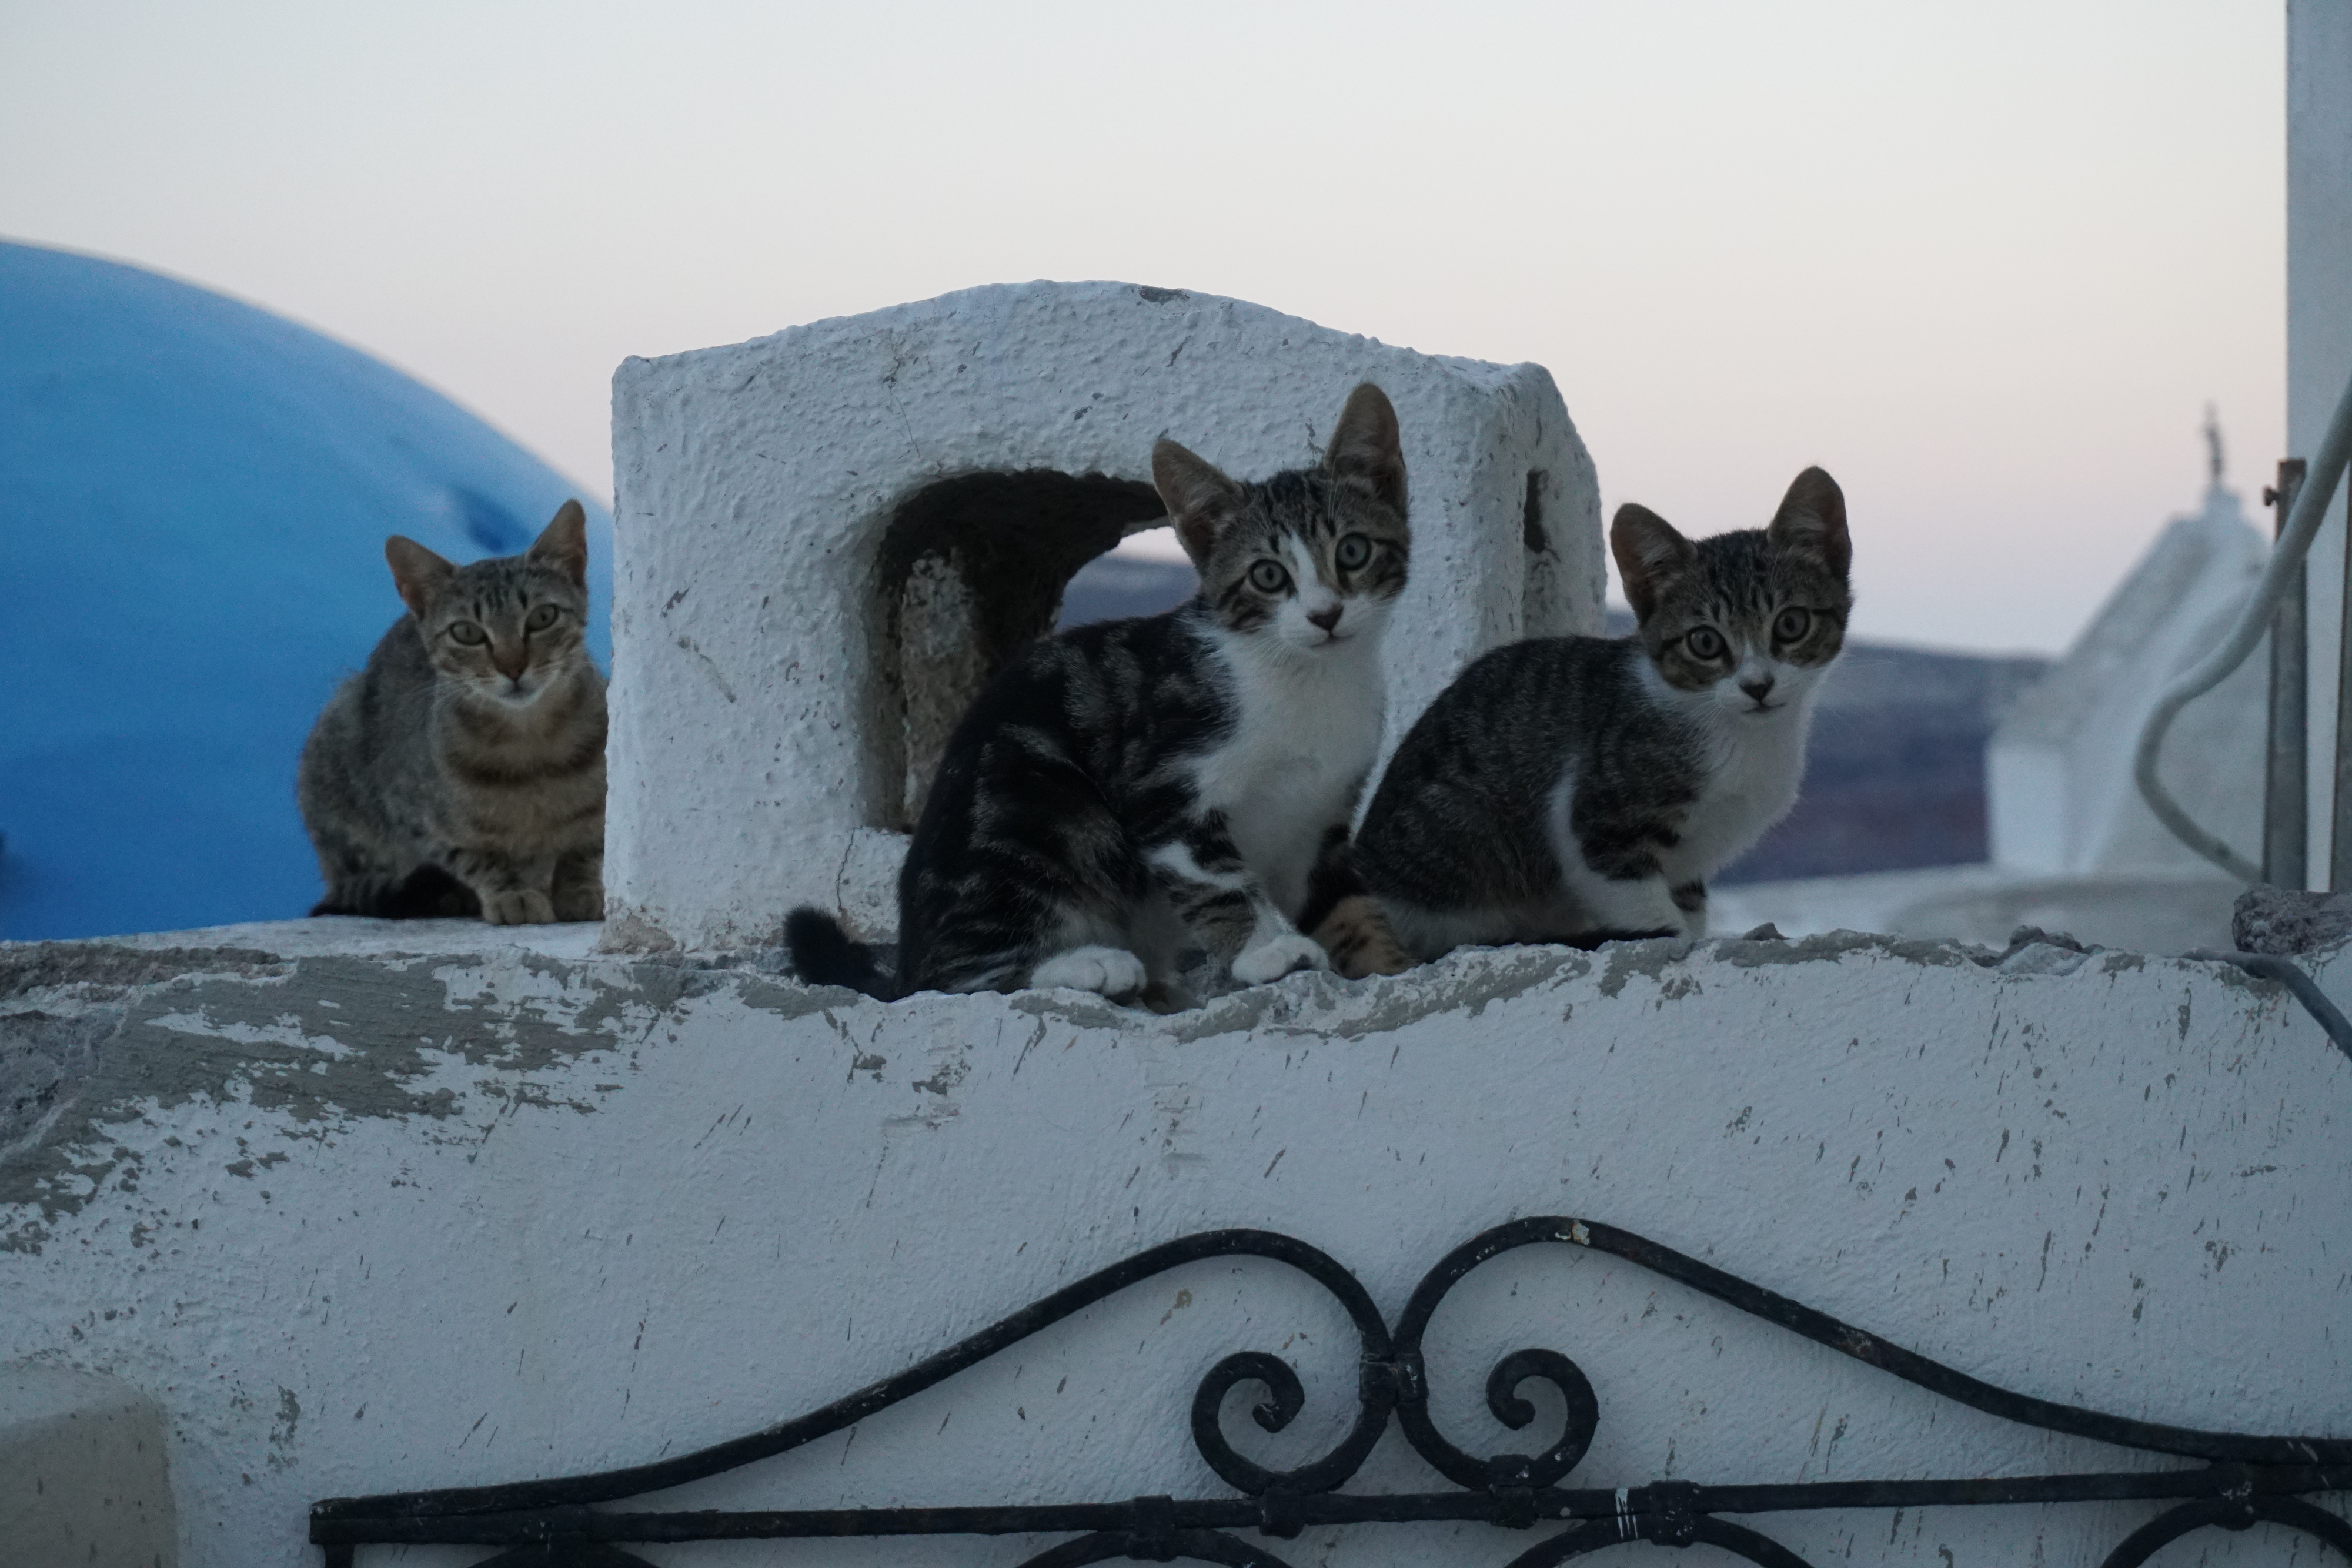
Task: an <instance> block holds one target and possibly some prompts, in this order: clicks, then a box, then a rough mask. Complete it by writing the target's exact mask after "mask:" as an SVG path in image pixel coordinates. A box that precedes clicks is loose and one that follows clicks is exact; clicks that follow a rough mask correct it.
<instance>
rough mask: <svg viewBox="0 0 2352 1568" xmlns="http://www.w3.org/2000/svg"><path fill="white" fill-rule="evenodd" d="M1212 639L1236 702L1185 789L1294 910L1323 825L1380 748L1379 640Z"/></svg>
mask: <svg viewBox="0 0 2352 1568" xmlns="http://www.w3.org/2000/svg"><path fill="white" fill-rule="evenodd" d="M1213 645H1214V647H1215V649H1216V652H1217V653H1218V654H1219V655H1221V656H1222V658H1223V662H1224V664H1225V666H1226V668H1227V670H1228V671H1230V672H1231V676H1232V680H1233V691H1234V698H1235V702H1236V706H1237V707H1238V710H1239V711H1238V713H1237V714H1236V716H1235V723H1234V730H1233V733H1232V735H1231V737H1229V738H1228V739H1227V740H1226V741H1225V743H1224V744H1223V746H1221V747H1218V748H1217V749H1215V750H1214V751H1211V752H1208V753H1206V754H1204V755H1203V756H1202V757H1201V758H1198V759H1197V760H1196V761H1195V762H1194V764H1193V788H1194V789H1195V790H1196V791H1197V793H1198V795H1199V798H1200V800H1201V803H1202V806H1203V807H1205V808H1208V809H1211V810H1220V811H1223V813H1224V814H1225V821H1226V822H1227V824H1228V826H1229V827H1230V829H1231V831H1232V832H1233V836H1234V847H1235V848H1237V849H1239V850H1240V851H1241V852H1242V858H1243V859H1244V861H1245V862H1248V864H1249V868H1250V871H1251V873H1252V874H1254V875H1255V877H1256V878H1257V880H1258V883H1259V885H1261V886H1262V887H1264V888H1265V892H1266V894H1267V896H1268V897H1270V898H1271V899H1273V901H1274V902H1275V904H1276V905H1277V906H1279V907H1280V908H1281V909H1282V910H1283V912H1284V913H1285V914H1286V915H1296V914H1297V912H1298V908H1299V905H1300V904H1302V903H1303V902H1304V901H1305V899H1306V896H1307V873H1308V872H1309V871H1311V870H1312V869H1313V867H1314V863H1315V853H1316V850H1317V849H1318V846H1319V845H1320V843H1321V841H1322V838H1323V833H1324V831H1325V830H1326V829H1328V827H1330V826H1331V825H1332V824H1333V823H1335V822H1341V821H1346V820H1347V817H1348V813H1349V810H1350V809H1351V808H1352V807H1353V806H1354V804H1355V797H1356V791H1357V789H1358V788H1359V787H1360V785H1361V783H1362V781H1363V778H1364V775H1365V773H1366V772H1367V771H1369V770H1370V768H1371V765H1372V758H1374V757H1375V756H1376V755H1377V754H1378V753H1379V750H1380V744H1381V712H1382V706H1383V686H1382V684H1381V664H1380V653H1379V648H1378V646H1377V639H1376V638H1373V637H1371V636H1361V637H1354V638H1350V639H1349V640H1348V641H1347V642H1345V643H1339V644H1336V645H1334V646H1330V647H1326V648H1320V649H1315V650H1311V651H1309V650H1300V649H1297V648H1290V647H1286V646H1284V645H1281V644H1277V643H1273V642H1272V640H1271V639H1268V638H1263V637H1241V636H1234V635H1230V634H1226V633H1217V634H1215V637H1214V644H1213Z"/></svg>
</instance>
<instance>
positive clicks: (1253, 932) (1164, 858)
mask: <svg viewBox="0 0 2352 1568" xmlns="http://www.w3.org/2000/svg"><path fill="white" fill-rule="evenodd" d="M1144 859H1145V860H1146V861H1147V862H1150V866H1151V871H1152V874H1153V875H1154V876H1155V877H1157V878H1158V879H1159V882H1160V886H1161V887H1162V888H1163V889H1165V890H1166V892H1167V894H1168V900H1169V902H1170V903H1171V904H1174V905H1175V908H1176V913H1177V915H1179V916H1180V917H1181V919H1182V920H1183V922H1184V924H1185V925H1187V926H1188V927H1190V928H1191V930H1192V934H1193V935H1194V936H1198V937H1199V938H1200V939H1201V945H1202V946H1204V947H1206V948H1208V950H1209V951H1210V952H1211V953H1213V954H1214V955H1215V956H1218V957H1220V958H1223V959H1224V960H1226V961H1227V964H1228V966H1229V967H1231V968H1232V970H1233V976H1234V979H1236V980H1239V981H1240V982H1242V984H1244V985H1245V986H1256V985H1263V984H1265V982H1266V981H1268V980H1276V979H1280V978H1281V977H1283V976H1285V975H1287V974H1289V973H1290V972H1291V971H1292V970H1294V969H1328V968H1329V967H1331V960H1330V957H1329V956H1328V955H1327V954H1325V952H1324V951H1323V949H1322V948H1321V947H1318V946H1316V944H1315V941H1314V939H1313V938H1311V937H1309V936H1303V935H1301V934H1300V932H1299V930H1298V928H1297V926H1294V925H1291V924H1290V922H1289V921H1288V920H1286V919H1285V918H1283V914H1282V911H1281V910H1279V909H1276V907H1275V906H1274V902H1273V900H1271V899H1269V898H1267V897H1266V895H1265V889H1264V888H1262V887H1260V886H1259V885H1258V882H1257V878H1256V877H1255V876H1252V875H1251V874H1250V869H1249V867H1248V866H1247V865H1246V864H1245V863H1244V862H1243V860H1242V857H1241V852H1240V851H1239V850H1237V849H1235V848H1234V841H1233V835H1232V834H1231V833H1229V832H1228V831H1226V830H1225V820H1224V816H1223V813H1222V812H1215V811H1213V812H1211V813H1209V814H1208V815H1207V816H1206V817H1203V818H1201V819H1199V820H1198V821H1194V822H1192V824H1191V825H1190V826H1188V827H1187V828H1186V829H1185V831H1184V835H1183V837H1181V838H1180V839H1176V840H1172V841H1170V842H1168V843H1164V844H1160V845H1159V846H1157V847H1156V848H1154V849H1152V850H1151V851H1150V852H1148V853H1147V854H1146V855H1145V856H1144Z"/></svg>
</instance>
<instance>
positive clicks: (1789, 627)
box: [1772, 610, 1813, 643]
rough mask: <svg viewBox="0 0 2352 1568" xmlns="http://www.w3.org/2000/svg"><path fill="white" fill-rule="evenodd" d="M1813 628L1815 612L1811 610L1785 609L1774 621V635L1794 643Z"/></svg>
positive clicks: (1781, 639) (1783, 640)
mask: <svg viewBox="0 0 2352 1568" xmlns="http://www.w3.org/2000/svg"><path fill="white" fill-rule="evenodd" d="M1812 629H1813V612H1811V611H1810V610H1783V611H1782V612H1780V614H1779V615H1778V616H1776V617H1774V619H1773V622H1772V635H1773V636H1775V637H1778V638H1779V639H1780V641H1781V642H1783V643H1793V642H1795V641H1796V640H1797V639H1798V638H1800V637H1801V636H1803V635H1804V634H1805V633H1806V632H1810V631H1811V630H1812Z"/></svg>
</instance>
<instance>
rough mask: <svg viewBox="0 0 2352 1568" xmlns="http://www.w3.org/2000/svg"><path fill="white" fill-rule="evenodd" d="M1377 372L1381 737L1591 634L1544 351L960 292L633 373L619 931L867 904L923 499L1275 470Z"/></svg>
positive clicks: (621, 389) (889, 870)
mask: <svg viewBox="0 0 2352 1568" xmlns="http://www.w3.org/2000/svg"><path fill="white" fill-rule="evenodd" d="M1362 381H1372V382H1378V383H1379V384H1380V385H1381V388H1382V389H1383V390H1384V391H1386V392H1387V393H1388V394H1389V396H1390V398H1391V401H1392V402H1394V403H1395V405H1396V408H1397V412H1398V415H1399V418H1400V420H1401V422H1402V427H1403V432H1404V448H1405V456H1406V463H1407V465H1408V467H1409V469H1410V471H1411V479H1412V528H1413V560H1412V584H1411V586H1410V587H1409V588H1408V589H1407V590H1406V593H1405V597H1404V600H1403V602H1402V606H1401V607H1400V609H1399V611H1398V613H1397V614H1396V616H1395V617H1394V619H1393V620H1392V622H1391V625H1390V628H1389V631H1388V634H1387V643H1386V668H1387V672H1388V686H1389V706H1390V734H1391V743H1393V739H1394V737H1396V736H1397V735H1398V734H1399V733H1401V729H1402V725H1404V724H1406V723H1409V722H1410V721H1411V719H1412V717H1413V716H1415V715H1417V714H1418V713H1419V712H1420V710H1421V709H1422V708H1423V706H1426V705H1427V703H1428V702H1429V700H1430V699H1431V698H1432V697H1433V696H1435V695H1436V694H1437V692H1438V691H1439V690H1440V689H1442V688H1443V687H1444V685H1445V683H1446V682H1447V681H1449V680H1450V679H1452V678H1453V676H1454V674H1456V673H1457V672H1458V671H1459V670H1460V669H1461V667H1462V666H1463V665H1464V664H1465V663H1467V662H1468V661H1469V660H1470V659H1471V658H1473V657H1474V656H1475V655H1476V654H1477V653H1482V652H1484V651H1485V650H1486V649H1487V648H1489V647H1492V646H1494V645H1495V644H1496V643H1502V642H1507V641H1509V640H1512V639H1514V638H1517V637H1521V636H1526V635H1531V634H1536V633H1556V632H1598V631H1599V630H1600V629H1601V587H1602V564H1601V527H1600V500H1599V491H1598V489H1597V486H1596V484H1595V480H1594V476H1593V470H1592V465H1591V459H1590V458H1589V457H1588V456H1587V455H1586V453H1585V451H1584V448H1583V445H1582V444H1581V443H1580V441H1579V440H1578V438H1577V435H1576V432H1575V429H1574V427H1573V426H1572V425H1571V424H1570V421H1569V417H1568V411H1567V409H1566V407H1565V406H1564V405H1563V404H1562V403H1561V402H1560V398H1559V392H1558V390H1557V389H1556V388H1555V387H1554V385H1553V384H1552V381H1551V377H1550V376H1549V373H1548V372H1546V371H1544V370H1543V369H1542V367H1540V366H1538V365H1514V366H1503V365H1491V364H1486V363H1483V362H1479V361H1470V360H1460V359H1446V358H1436V357H1432V356H1429V355H1425V354H1419V353H1414V352H1412V351H1411V350H1404V349H1398V348H1392V347H1389V346H1387V345H1384V344H1381V343H1380V342H1377V341H1375V340H1371V339H1369V338H1363V337H1358V336H1353V335H1350V334H1347V333H1342V332H1336V331H1332V330H1329V329H1326V328H1322V327H1318V326H1316V325H1314V324H1313V323H1311V322H1307V321H1303V320H1300V319H1297V318H1296V317H1289V316H1284V315H1281V314H1279V313H1277V312H1275V311H1272V310H1268V309H1265V308H1262V307H1258V306H1254V305H1247V304H1244V303H1242V302H1240V301H1237V300H1232V299H1223V298H1214V297H1212V296H1206V295H1195V294H1189V293H1186V292H1183V291H1181V290H1171V289H1160V288H1140V287H1134V286H1130V285H1127V284H1116V283H1085V284H1046V283H1038V284H1024V285H1019V286H1003V287H986V288H975V289H969V290H966V291H963V292H961V293H958V294H950V295H947V296H944V297H942V298H938V299H932V300H926V301H923V302H921V303H919V304H913V305H905V306H899V307H897V308H892V309H888V310H883V311H877V312H876V313H874V314H872V315H867V316H860V317H853V318H847V319H835V320H829V321H820V322H816V323H814V324H812V325H809V326H805V327H796V328H793V329H791V330H789V331H785V332H781V333H778V334H777V335H775V336H774V337H771V338H763V339H760V340H755V341H752V342H749V343H741V344H737V345H734V346H732V347H729V348H719V349H709V350H699V351H697V352H693V353H685V354H677V355H673V356H670V357H667V358H664V359H658V360H631V361H627V362H626V363H625V364H624V365H622V367H621V369H620V370H619V371H618V372H617V373H616V374H615V376H614V393H613V452H614V472H615V485H616V501H615V508H614V511H615V525H614V527H615V537H616V542H615V547H614V549H615V560H614V618H613V641H614V685H613V735H612V742H611V749H610V764H609V766H610V777H611V780H612V786H611V799H610V805H609V811H608V816H607V819H606V821H607V827H606V834H607V839H606V842H607V857H606V861H605V885H606V889H607V899H608V907H609V908H610V910H611V911H612V914H613V916H614V918H613V920H612V922H611V926H610V928H611V930H612V931H613V933H614V940H615V942H616V943H617V944H619V945H624V946H643V947H653V948H660V947H662V946H665V945H667V944H669V943H672V942H674V943H677V944H678V945H682V946H686V947H688V948H709V947H724V946H756V945H759V944H761V943H765V942H769V941H772V940H773V939H774V933H775V931H776V928H777V925H778V923H779V921H780V920H781V918H782V915H783V914H784V912H785V911H786V910H787V909H788V908H790V907H791V906H792V905H793V904H797V903H803V902H814V903H817V904H826V905H835V906H839V905H842V904H861V901H862V903H863V904H865V905H867V906H870V905H871V904H872V903H873V902H874V900H875V899H876V898H878V897H880V896H881V893H880V892H879V891H877V890H886V889H887V884H888V878H889V876H890V875H892V874H895V871H896V866H895V864H894V863H892V862H893V861H894V860H895V857H896V854H897V852H898V841H897V840H896V839H895V838H894V837H890V836H887V835H881V834H877V832H876V831H875V830H876V829H877V828H879V827H883V826H887V816H888V812H887V810H885V809H884V805H883V802H884V800H885V798H886V796H887V791H888V790H890V789H894V788H895V787H896V786H897V784H898V780H897V779H894V778H891V777H889V776H888V775H887V769H885V768H879V767H877V762H876V758H875V748H874V747H873V745H872V744H871V742H872V739H873V737H872V736H871V734H870V733H869V730H870V728H871V727H872V726H873V725H874V724H875V723H876V722H877V713H879V712H880V711H881V708H882V699H881V696H880V685H879V683H880V682H881V680H882V674H881V671H880V670H879V668H878V667H877V641H878V639H877V625H876V622H877V616H878V615H879V613H880V596H879V592H878V590H877V581H876V555H877V547H878V545H879V543H880V540H881V538H882V534H883V531H884V529H885V528H887V524H888V523H889V521H890V519H891V517H892V516H893V513H894V511H895V509H896V508H897V507H898V506H899V505H900V503H902V502H903V501H904V500H905V499H906V498H907V497H908V496H909V495H911V494H913V493H915V492H916V491H918V490H919V489H921V488H922V487H923V486H927V485H929V484H931V483H933V482H935V481H937V480H940V479H943V478H947V477H950V476H957V475H961V474H967V473H972V472H978V471H987V470H997V471H1018V470H1025V469H1033V468H1044V469H1052V470H1057V471H1060V472H1063V473H1067V474H1087V473H1095V472H1098V473H1101V474H1105V475H1108V476H1114V477H1119V478H1128V479H1137V480H1146V481H1148V479H1149V477H1150V453H1151V446H1152V443H1153V442H1154V441H1155V440H1157V439H1158V438H1159V437H1160V436H1161V435H1168V436H1171V437H1173V438H1174V439H1176V440H1179V441H1181V442H1182V443H1184V444H1186V445H1188V446H1190V447H1192V449H1193V450H1194V451H1196V452H1198V453H1200V454H1201V455H1202V456H1204V457H1206V458H1208V459H1209V460H1210V461H1211V462H1213V463H1215V464H1217V465H1220V466H1221V467H1223V468H1224V469H1225V471H1226V472H1228V473H1230V474H1233V475H1234V476H1237V477H1243V478H1256V477H1262V476H1265V475H1267V474H1270V473H1273V472H1276V471H1277V470H1280V469H1283V468H1286V467H1296V466H1300V465H1307V464H1311V463H1313V462H1315V461H1316V460H1317V459H1318V457H1319V456H1320V455H1321V450H1322V447H1323V445H1324V444H1325V442H1326V441H1327V440H1328V437H1329V434H1330V430H1331V423H1332V422H1333V420H1334V419H1335V418H1336V417H1337V415H1338V413H1339V407H1340V404H1341V402H1343V401H1344V400H1345V398H1346V396H1347V394H1348V392H1349V390H1350V389H1351V388H1352V387H1353V386H1355V384H1356V383H1357V382H1362ZM1531 473H1534V474H1540V475H1541V476H1542V477H1541V479H1540V480H1539V481H1538V507H1537V512H1538V517H1537V518H1536V519H1535V522H1534V527H1535V528H1537V529H1538V532H1539V534H1540V537H1541V541H1542V544H1543V547H1544V548H1543V549H1540V550H1535V549H1529V548H1528V532H1529V527H1530V521H1529V518H1528V504H1527V503H1528V485H1529V475H1530V474H1531ZM860 889H863V890H865V891H864V893H863V894H861V893H860V892H859V890H860Z"/></svg>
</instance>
